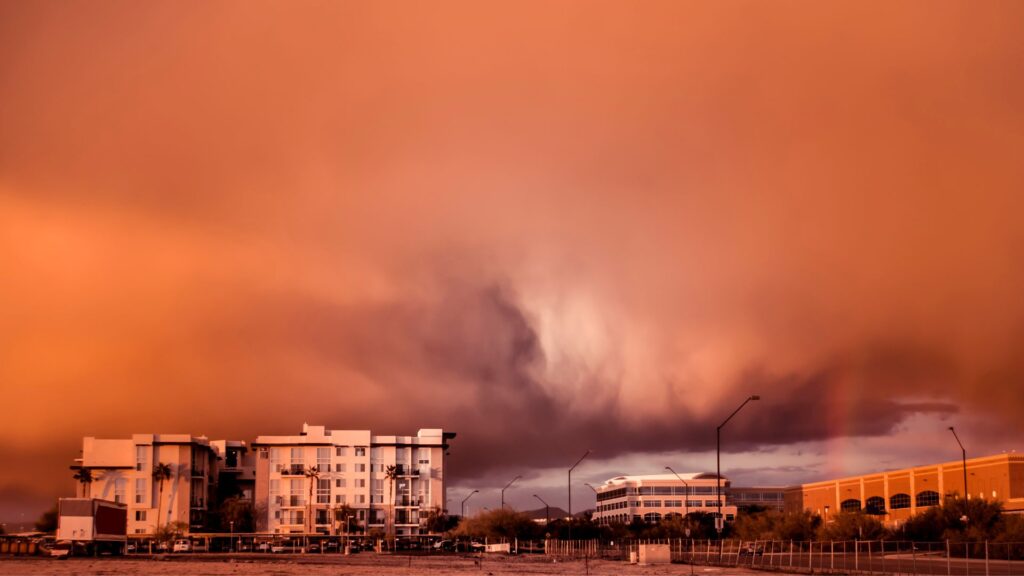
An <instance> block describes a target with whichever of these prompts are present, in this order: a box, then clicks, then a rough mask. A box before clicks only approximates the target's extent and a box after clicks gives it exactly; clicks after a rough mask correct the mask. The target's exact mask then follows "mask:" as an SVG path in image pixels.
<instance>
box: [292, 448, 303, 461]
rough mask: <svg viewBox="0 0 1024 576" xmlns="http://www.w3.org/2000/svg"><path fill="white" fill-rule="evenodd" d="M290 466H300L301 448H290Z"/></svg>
mask: <svg viewBox="0 0 1024 576" xmlns="http://www.w3.org/2000/svg"><path fill="white" fill-rule="evenodd" d="M291 456H292V464H293V465H295V464H299V465H302V448H292V450H291Z"/></svg>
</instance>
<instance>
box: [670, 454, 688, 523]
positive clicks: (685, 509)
mask: <svg viewBox="0 0 1024 576" xmlns="http://www.w3.org/2000/svg"><path fill="white" fill-rule="evenodd" d="M665 470H668V471H669V472H671V473H673V474H675V476H676V478H678V479H679V481H680V482H682V483H683V486H686V491H685V492H684V493H683V520H686V521H687V522H689V520H687V518H686V517H687V516H689V515H690V502H689V500H690V485H689V484H687V483H686V480H683V477H682V476H680V475H679V474H676V471H675V470H673V469H672V467H671V466H665ZM687 536H689V534H687Z"/></svg>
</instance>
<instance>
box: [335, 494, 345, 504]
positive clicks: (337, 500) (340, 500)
mask: <svg viewBox="0 0 1024 576" xmlns="http://www.w3.org/2000/svg"><path fill="white" fill-rule="evenodd" d="M334 503H335V504H344V503H345V495H344V494H335V495H334Z"/></svg>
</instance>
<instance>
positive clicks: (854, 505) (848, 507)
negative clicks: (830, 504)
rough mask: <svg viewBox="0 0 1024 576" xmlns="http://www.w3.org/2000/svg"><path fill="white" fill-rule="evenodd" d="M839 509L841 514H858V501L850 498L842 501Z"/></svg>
mask: <svg viewBox="0 0 1024 576" xmlns="http://www.w3.org/2000/svg"><path fill="white" fill-rule="evenodd" d="M839 508H840V509H841V510H842V511H843V512H859V511H860V500H856V499H853V498H850V499H849V500H843V503H842V504H840V506H839Z"/></svg>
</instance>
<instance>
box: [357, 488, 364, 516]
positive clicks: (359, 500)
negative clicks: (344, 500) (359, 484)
mask: <svg viewBox="0 0 1024 576" xmlns="http://www.w3.org/2000/svg"><path fill="white" fill-rule="evenodd" d="M356 504H366V494H356ZM359 514H360V516H359V519H360V520H362V519H363V517H362V510H360V511H359Z"/></svg>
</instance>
